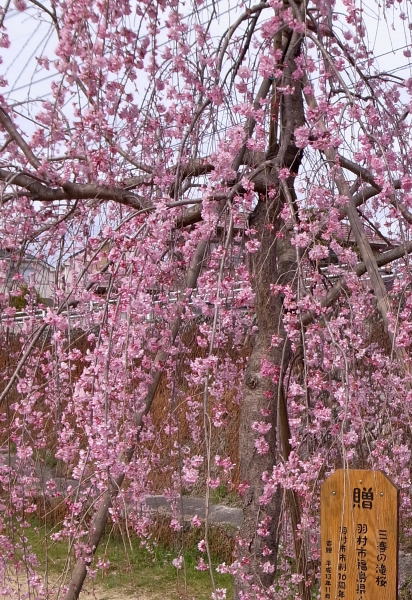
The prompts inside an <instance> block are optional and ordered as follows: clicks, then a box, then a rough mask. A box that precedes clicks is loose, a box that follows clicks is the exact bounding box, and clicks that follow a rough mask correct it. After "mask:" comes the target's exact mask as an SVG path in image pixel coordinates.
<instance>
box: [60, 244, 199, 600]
mask: <svg viewBox="0 0 412 600" xmlns="http://www.w3.org/2000/svg"><path fill="white" fill-rule="evenodd" d="M206 247H207V241H202V242H200V244H199V245H198V247H197V250H196V252H195V254H194V256H193V259H192V263H191V265H190V267H189V270H188V272H187V276H186V289H187V291H188V292H189V294H190V291H191V290H192V289H194V288H195V287H196V282H197V279H198V277H199V274H200V271H201V268H202V264H203V258H204V254H205V251H206ZM183 312H184V308H183V307H182V308H180V309H179V311H178V314H177V316H176V318H175V320H174V322H173V324H172V327H171V332H170V337H171V343H172V344H173V343H174V341H175V339H176V336H177V334H178V332H179V330H180V326H181V322H182V317H183ZM166 358H167V354H166V353H165V352H164V351H159V352H158V353H157V355H156V357H155V360H154V364H153V368H152V374H151V375H152V377H151V379H152V381H151V384H150V386H149V389H148V391H147V394H146V397H145V399H144V402H143V408H142V409H141V410H140V411H139V412H138V413H137V414H136V416H135V424H136V427H137V435H136V440H135V442H134V443H133V444H132V445H131V446H130V447H129V448H128V449H127V450H126V451H125V453H124V455H123V457H122V460H123V463H124V465H125V470H124V471H123V472H122V473H120V475H118V476H117V477H116V478H115V479H114V480H113V481H111V482H110V485H109V488H108V489H107V490H106V491H105V492H104V493H103V495H102V496H101V498H100V499H99V501H98V504H97V507H96V510H95V513H94V514H93V517H92V520H91V523H90V527H89V533H88V538H87V544H88V546H89V548H90V551H91V555H92V556H93V555H94V554H95V552H96V550H97V547H98V545H99V542H100V540H101V538H102V536H103V533H104V530H105V527H106V524H107V521H108V518H109V510H110V507H111V506H112V504H113V502H114V500H115V499H116V497H117V496H118V494H119V492H120V489H121V487H122V485H123V482H124V478H125V471H126V467H127V465H128V464H129V463H130V461H131V460H132V458H133V456H134V454H135V451H136V449H137V447H138V443H139V437H140V432H141V430H142V425H143V419H144V417H145V416H146V415H147V414H148V413H149V411H150V409H151V407H152V403H153V400H154V397H155V395H156V392H157V389H158V387H159V383H160V380H161V377H162V374H163V367H162V365H163V364H164V362H165V360H166ZM89 564H90V563H89V562H87V561H86V560H85V559H84V558H79V559H78V560H77V562H76V564H75V566H74V568H73V571H72V573H71V577H70V582H69V584H68V588H67V592H66V594H65V596H64V600H77V598H78V597H79V594H80V592H81V589H82V586H83V583H84V580H85V579H86V575H87V567H88V566H89Z"/></svg>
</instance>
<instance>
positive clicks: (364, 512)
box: [321, 469, 399, 600]
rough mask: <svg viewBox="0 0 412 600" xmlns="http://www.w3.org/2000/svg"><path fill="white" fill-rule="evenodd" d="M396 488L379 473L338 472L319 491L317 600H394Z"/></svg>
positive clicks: (396, 536) (352, 470)
mask: <svg viewBox="0 0 412 600" xmlns="http://www.w3.org/2000/svg"><path fill="white" fill-rule="evenodd" d="M398 497H399V494H398V490H397V488H396V487H395V486H394V485H393V483H392V482H391V481H390V480H389V479H388V478H387V477H386V476H385V475H384V474H383V473H382V472H381V471H363V470H355V469H339V470H338V471H336V472H335V473H333V474H332V475H331V476H330V477H328V479H326V481H325V482H324V483H323V485H322V489H321V544H322V550H321V557H322V571H321V577H322V579H321V600H396V598H397V590H398Z"/></svg>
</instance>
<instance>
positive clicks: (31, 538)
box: [25, 521, 233, 600]
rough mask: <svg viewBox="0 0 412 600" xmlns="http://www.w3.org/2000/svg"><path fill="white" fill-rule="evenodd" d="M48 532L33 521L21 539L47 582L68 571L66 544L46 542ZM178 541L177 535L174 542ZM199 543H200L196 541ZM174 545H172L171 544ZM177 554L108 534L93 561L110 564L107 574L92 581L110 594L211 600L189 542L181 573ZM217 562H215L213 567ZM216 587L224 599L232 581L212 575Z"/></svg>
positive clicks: (204, 574) (208, 583)
mask: <svg viewBox="0 0 412 600" xmlns="http://www.w3.org/2000/svg"><path fill="white" fill-rule="evenodd" d="M51 532H52V530H51V529H50V528H45V527H44V526H42V525H41V523H40V521H33V523H32V527H30V528H27V530H26V531H25V535H26V537H27V538H28V543H29V545H30V546H31V548H32V549H33V551H34V552H35V553H36V555H37V556H38V558H39V561H40V567H41V570H42V571H45V570H46V568H47V571H48V576H49V578H50V579H51V580H53V578H55V577H57V576H58V575H59V574H61V573H62V572H64V570H65V568H66V567H67V566H68V562H67V556H68V544H67V542H65V541H58V542H53V541H52V540H50V533H51ZM177 537H178V536H176V538H177ZM199 539H200V538H199ZM173 545H174V546H176V540H175V543H174V544H173ZM178 554H179V552H178V551H177V549H174V548H171V547H166V546H164V545H161V544H159V543H158V544H154V545H152V547H151V548H150V549H146V548H144V547H143V546H142V544H141V543H140V541H139V540H138V539H137V538H136V537H135V536H133V535H130V536H127V535H126V534H125V533H124V532H123V533H121V532H120V531H119V530H117V531H113V532H112V533H111V534H110V535H106V536H105V537H104V539H103V540H102V542H101V544H100V546H99V548H98V551H97V553H96V559H95V560H96V561H97V560H98V559H102V560H104V561H109V567H108V568H107V570H105V571H99V572H98V575H97V577H96V579H95V581H96V584H97V585H98V586H99V587H100V588H104V589H106V590H107V592H108V596H107V598H110V590H116V591H117V592H119V589H122V590H123V591H124V592H125V593H127V592H133V593H134V595H136V594H137V595H139V592H140V593H141V594H142V595H147V596H148V597H149V598H150V597H152V598H153V599H162V600H166V599H167V600H179V599H187V600H191V599H192V598H193V599H196V600H206V599H210V594H211V592H212V585H211V580H210V574H209V572H208V571H197V570H196V569H195V565H196V564H197V561H198V558H199V557H200V556H201V554H200V552H198V551H197V549H196V546H195V544H193V540H191V546H190V547H188V548H187V549H185V550H184V551H183V552H182V554H183V556H184V565H183V568H182V569H180V570H177V569H176V568H175V567H173V565H172V560H173V559H174V558H176V556H177V555H178ZM218 562H221V560H220V559H218V558H216V559H215V560H214V563H215V564H217V563H218ZM214 577H215V585H216V587H219V588H222V587H224V588H227V589H228V598H231V597H232V587H233V586H232V578H231V576H229V575H221V574H219V573H216V572H215V573H214Z"/></svg>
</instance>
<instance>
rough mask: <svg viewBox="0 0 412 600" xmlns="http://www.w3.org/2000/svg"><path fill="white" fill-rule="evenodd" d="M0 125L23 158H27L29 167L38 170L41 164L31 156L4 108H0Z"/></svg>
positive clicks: (29, 149)
mask: <svg viewBox="0 0 412 600" xmlns="http://www.w3.org/2000/svg"><path fill="white" fill-rule="evenodd" d="M0 123H1V124H2V125H3V127H4V129H5V130H6V131H7V133H8V134H9V135H10V137H11V138H13V140H14V141H15V142H16V144H17V145H18V147H19V148H20V150H21V151H22V152H23V154H24V156H25V157H26V158H27V160H28V161H29V163H30V164H31V166H32V167H34V168H35V169H38V168H39V167H40V164H41V163H40V161H39V159H38V158H37V157H36V156H35V155H34V154H33V151H32V150H31V148H30V146H29V145H28V144H27V142H26V141H25V140H24V139H23V137H22V136H21V135H20V133H19V132H18V131H17V128H16V126H15V125H14V123H13V121H12V120H11V118H10V117H9V115H8V114H7V112H6V111H5V110H4V108H1V107H0Z"/></svg>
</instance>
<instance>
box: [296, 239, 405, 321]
mask: <svg viewBox="0 0 412 600" xmlns="http://www.w3.org/2000/svg"><path fill="white" fill-rule="evenodd" d="M411 252H412V242H408V243H407V244H403V245H401V246H397V247H396V248H392V249H391V250H388V251H387V252H383V253H382V254H380V255H378V256H376V264H377V265H378V267H383V266H385V265H389V264H390V263H392V262H394V261H396V260H398V259H399V258H402V256H405V255H406V254H410V253H411ZM354 271H355V273H356V275H357V276H358V277H361V276H362V275H364V274H365V273H366V272H367V267H366V264H365V263H364V262H360V263H358V264H357V265H356V267H355V269H354ZM344 289H345V282H344V280H343V279H342V278H341V279H339V280H338V281H337V282H336V283H335V284H334V285H333V286H332V287H331V288H330V290H329V291H328V293H327V294H326V295H325V296H324V297H323V298H322V300H321V301H320V306H321V308H329V307H330V306H332V304H333V303H334V302H335V301H336V300H337V299H338V297H339V295H340V293H341V292H342V291H343V290H344ZM317 318H318V316H317V315H316V314H315V313H314V312H312V311H309V312H307V313H305V314H304V315H303V316H302V318H301V323H302V325H304V326H306V325H310V324H311V323H313V322H314V321H315V320H316V319H317Z"/></svg>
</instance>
